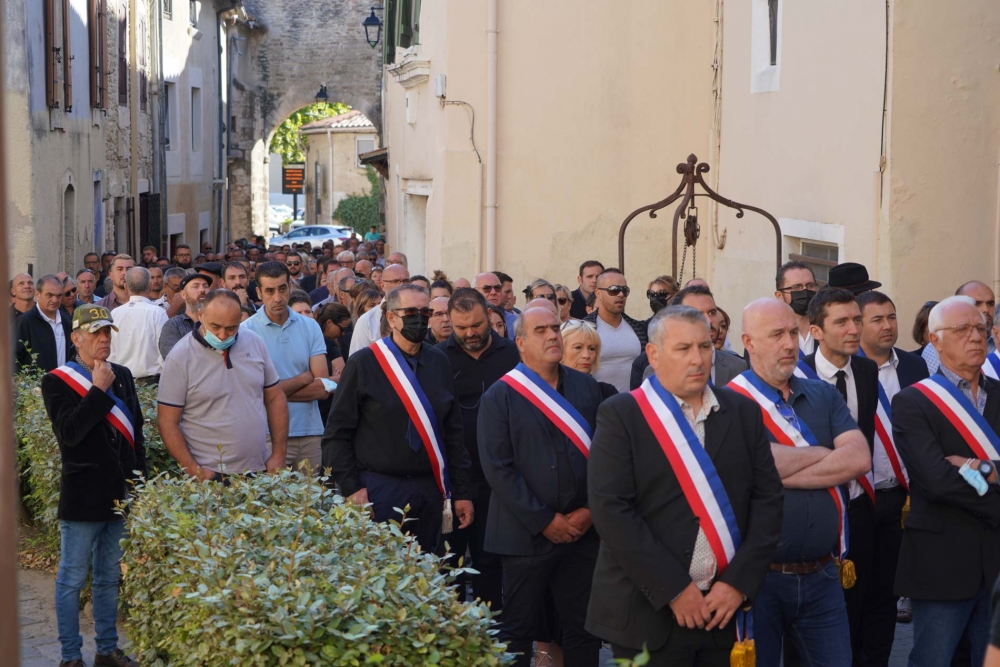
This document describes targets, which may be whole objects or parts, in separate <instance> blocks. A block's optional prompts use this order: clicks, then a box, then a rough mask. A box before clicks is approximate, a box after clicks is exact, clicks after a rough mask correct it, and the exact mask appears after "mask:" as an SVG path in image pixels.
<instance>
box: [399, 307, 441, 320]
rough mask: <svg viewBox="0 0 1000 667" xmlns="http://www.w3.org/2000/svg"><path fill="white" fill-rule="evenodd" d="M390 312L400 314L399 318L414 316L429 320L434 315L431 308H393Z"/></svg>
mask: <svg viewBox="0 0 1000 667" xmlns="http://www.w3.org/2000/svg"><path fill="white" fill-rule="evenodd" d="M392 312H394V313H397V314H399V313H402V315H401V317H413V316H414V315H420V316H421V317H426V318H427V319H430V318H431V316H432V315H434V309H433V308H393V309H392Z"/></svg>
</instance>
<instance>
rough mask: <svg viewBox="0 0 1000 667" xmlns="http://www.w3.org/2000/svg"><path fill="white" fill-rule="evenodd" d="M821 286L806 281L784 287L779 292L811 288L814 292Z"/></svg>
mask: <svg viewBox="0 0 1000 667" xmlns="http://www.w3.org/2000/svg"><path fill="white" fill-rule="evenodd" d="M817 287H819V286H818V285H817V284H816V283H806V284H805V285H791V286H790V287H782V288H781V289H779V290H778V291H779V292H801V291H802V290H810V291H812V292H815V291H816V288H817Z"/></svg>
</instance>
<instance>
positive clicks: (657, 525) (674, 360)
mask: <svg viewBox="0 0 1000 667" xmlns="http://www.w3.org/2000/svg"><path fill="white" fill-rule="evenodd" d="M775 303H777V302H775ZM709 326H710V324H709V322H708V320H707V319H706V317H705V316H704V315H703V314H702V313H701V312H699V311H698V310H696V309H694V308H691V307H689V306H681V305H678V306H670V307H668V308H665V309H663V310H661V311H660V312H658V313H657V314H656V316H655V317H654V318H653V320H652V321H651V324H650V328H649V335H650V341H649V344H648V345H647V346H646V351H647V354H648V356H649V361H650V365H651V367H652V368H653V369H654V374H653V375H652V376H650V377H648V378H647V379H645V380H644V381H643V383H642V385H641V386H640V387H639V388H638V389H636V390H634V391H633V392H632V393H631V394H623V395H618V396H615V397H613V398H611V399H609V400H608V401H606V402H605V403H604V404H603V405H602V406H601V409H600V412H599V414H598V419H597V429H596V431H595V434H594V442H593V446H592V448H591V456H590V461H589V466H588V473H589V476H588V486H589V497H590V509H591V513H592V516H593V519H594V525H595V526H596V528H597V530H598V532H599V534H600V535H601V548H600V553H599V555H598V561H597V567H596V569H595V572H594V585H593V591H592V594H591V603H590V609H589V610H588V613H587V628H588V629H589V630H590V631H591V632H593V633H594V634H596V635H598V636H599V637H601V638H603V639H606V640H608V641H609V642H611V644H612V648H613V650H614V653H615V657H618V658H625V657H632V656H634V655H635V654H636V653H639V652H641V651H642V647H643V645H645V646H646V647H647V648H648V649H649V651H650V654H651V658H650V661H649V662H648V663H647V664H648V665H651V666H657V665H681V664H684V665H706V666H716V665H717V666H719V667H723V666H726V665H729V664H730V659H731V657H734V658H735V657H736V656H738V655H742V656H744V657H747V656H748V654H749V653H752V652H753V648H752V646H753V644H752V632H753V623H752V622H751V614H750V613H749V612H746V611H745V608H746V607H749V606H750V605H751V604H752V603H753V602H754V600H755V598H756V597H757V596H758V592H759V590H760V586H761V583H762V582H763V579H764V577H765V575H766V573H767V571H768V566H769V564H770V562H771V557H772V554H773V553H774V550H775V547H776V546H777V544H778V538H779V536H780V534H781V514H782V493H783V492H782V486H781V479H780V477H779V476H778V472H777V470H776V469H775V466H774V459H773V457H772V455H771V449H770V446H769V444H768V436H767V432H766V431H765V429H764V423H763V421H762V419H761V413H760V410H759V409H758V408H757V406H756V404H755V403H754V402H753V401H751V400H748V399H747V398H745V397H743V396H740V395H739V394H737V393H736V392H734V391H732V390H730V389H726V388H721V387H718V386H715V387H713V386H710V384H709V378H710V377H711V368H712V351H713V345H712V340H711V335H710V331H709ZM706 630H707V632H706ZM567 664H568V663H567ZM732 664H741V665H745V664H752V663H751V662H747V661H735V662H733V663H732Z"/></svg>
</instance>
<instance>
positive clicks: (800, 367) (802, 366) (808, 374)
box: [794, 350, 819, 380]
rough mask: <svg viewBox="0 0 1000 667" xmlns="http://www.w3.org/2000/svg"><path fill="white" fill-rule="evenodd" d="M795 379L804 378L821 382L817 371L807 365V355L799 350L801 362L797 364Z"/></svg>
mask: <svg viewBox="0 0 1000 667" xmlns="http://www.w3.org/2000/svg"><path fill="white" fill-rule="evenodd" d="M794 374H795V377H798V378H802V379H803V380H819V375H817V374H816V371H814V370H813V369H812V367H810V366H809V364H807V363H806V355H805V353H804V352H802V350H799V361H798V363H796V364H795V371H794Z"/></svg>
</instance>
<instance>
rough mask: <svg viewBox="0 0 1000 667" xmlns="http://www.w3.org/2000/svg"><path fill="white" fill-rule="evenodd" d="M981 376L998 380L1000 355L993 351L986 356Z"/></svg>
mask: <svg viewBox="0 0 1000 667" xmlns="http://www.w3.org/2000/svg"><path fill="white" fill-rule="evenodd" d="M983 374H984V375H985V376H986V377H988V378H990V379H991V380H1000V354H998V353H997V352H996V351H995V350H994V351H993V352H990V353H989V354H988V355H986V363H984V364H983Z"/></svg>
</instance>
